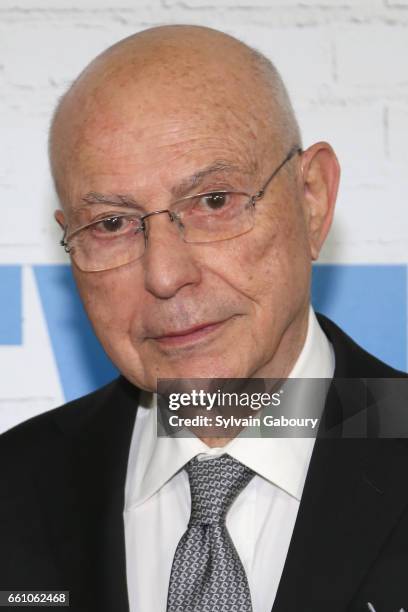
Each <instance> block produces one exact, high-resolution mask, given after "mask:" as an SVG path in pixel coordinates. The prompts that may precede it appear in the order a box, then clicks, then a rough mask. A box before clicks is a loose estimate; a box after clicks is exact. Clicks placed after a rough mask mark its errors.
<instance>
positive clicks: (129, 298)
mask: <svg viewBox="0 0 408 612" xmlns="http://www.w3.org/2000/svg"><path fill="white" fill-rule="evenodd" d="M74 277H75V281H76V284H77V287H78V291H79V293H80V296H81V299H82V301H83V304H84V307H85V310H86V312H87V314H88V317H89V319H90V321H91V323H92V325H93V327H94V329H95V331H96V333H97V335H98V337H99V338H100V339H101V340H102V342H104V340H105V339H106V341H109V340H110V339H113V338H114V337H117V336H120V335H124V334H126V332H127V330H128V329H129V327H130V324H131V321H132V319H133V318H134V317H135V316H137V312H135V311H137V308H138V304H139V303H140V300H138V299H137V295H140V292H138V291H137V290H136V287H135V283H134V282H133V283H132V280H131V279H126V278H125V279H124V278H123V271H121V272H120V273H119V271H118V270H107V271H105V272H100V273H99V272H97V273H91V274H90V273H88V274H86V273H82V272H79V271H78V270H75V271H74Z"/></svg>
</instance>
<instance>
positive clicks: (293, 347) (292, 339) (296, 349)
mask: <svg viewBox="0 0 408 612" xmlns="http://www.w3.org/2000/svg"><path fill="white" fill-rule="evenodd" d="M308 321H309V305H308V306H307V308H306V309H305V311H302V313H301V315H300V316H299V317H298V318H297V319H296V320H294V321H292V323H291V324H290V326H289V327H288V328H287V329H286V331H285V332H284V334H283V336H282V338H281V340H280V342H279V344H278V348H277V350H276V351H275V354H274V356H273V357H272V360H269V361H268V363H267V364H266V365H264V366H262V367H261V368H259V369H258V370H257V371H256V372H255V373H253V374H252V376H251V378H271V379H286V378H288V376H289V375H290V372H291V371H292V370H293V368H294V366H295V364H296V362H297V360H298V358H299V355H300V353H301V351H302V349H303V346H304V344H305V341H306V336H307V331H308ZM238 433H239V431H238V432H237V433H236V434H235V435H234V436H228V437H221V436H220V437H218V436H217V437H216V436H214V437H200V440H202V441H203V442H204V444H206V445H207V446H209V447H210V448H215V447H218V448H222V447H224V446H225V445H226V444H228V442H231V440H232V439H233V438H234V437H236V435H238Z"/></svg>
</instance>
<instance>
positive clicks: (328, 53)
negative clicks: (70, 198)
mask: <svg viewBox="0 0 408 612" xmlns="http://www.w3.org/2000/svg"><path fill="white" fill-rule="evenodd" d="M177 22H183V23H201V24H205V25H209V26H213V27H219V28H221V29H224V30H225V31H227V32H229V33H231V34H235V35H238V36H239V37H241V38H242V39H243V40H245V41H246V42H248V43H250V44H252V45H254V46H255V47H257V48H258V49H260V50H261V51H263V52H264V53H266V54H268V55H269V56H270V57H271V58H272V59H273V60H274V61H275V62H276V64H277V66H278V68H279V69H280V70H281V72H282V74H283V76H284V78H285V80H286V82H287V84H288V87H289V90H290V92H291V94H292V97H293V101H294V105H295V108H296V110H297V112H298V115H299V119H300V122H301V126H302V129H303V133H304V137H305V144H308V143H311V142H312V141H313V140H316V139H321V138H326V139H328V140H330V141H331V142H332V143H333V145H334V146H335V147H336V149H337V150H338V153H339V157H340V160H341V161H342V164H343V186H342V191H341V195H340V199H339V203H340V206H339V211H338V225H339V227H340V226H341V227H342V228H345V229H346V230H347V231H343V230H342V231H341V232H336V230H334V232H333V236H332V237H331V241H334V242H335V243H336V248H333V245H331V243H330V242H329V244H328V247H327V248H326V250H325V252H324V254H323V260H325V261H350V262H355V261H360V262H365V261H367V262H370V261H384V262H391V261H408V240H407V242H406V243H404V241H402V242H401V232H402V229H401V228H402V227H404V225H405V227H408V207H407V206H406V204H405V200H406V194H407V192H408V172H407V171H406V168H407V156H408V154H407V147H406V141H407V136H408V134H407V126H408V74H407V68H406V57H407V56H408V2H407V1H406V0H395V1H394V0H353V1H351V0H343V1H341V0H58V1H57V2H56V0H0V58H1V59H0V104H1V117H2V123H3V126H2V147H1V151H0V195H1V201H2V203H3V209H4V207H6V211H7V219H8V222H7V223H2V224H0V263H5V262H21V261H22V262H32V261H36V262H54V261H62V257H63V256H62V254H61V253H60V250H59V249H58V248H57V247H56V246H55V243H56V240H57V237H58V232H57V230H56V228H54V226H53V222H52V219H51V211H52V209H53V207H54V205H55V201H54V195H53V191H52V188H51V183H50V180H49V176H48V169H47V160H46V133H47V125H48V121H49V117H50V114H51V112H52V108H53V107H54V105H55V103H56V100H57V98H58V96H59V95H60V94H61V93H62V91H63V90H64V88H65V87H66V85H67V84H68V83H69V82H70V81H71V79H73V78H74V77H75V75H76V74H77V73H78V72H79V71H80V70H81V68H82V67H83V66H84V65H85V64H86V63H87V62H88V61H89V60H90V59H91V58H92V57H93V56H95V55H96V54H97V53H98V52H100V51H101V50H102V49H104V48H105V47H106V46H108V45H110V44H111V43H113V42H115V41H117V40H119V39H120V38H122V37H123V36H126V35H128V34H131V33H132V32H134V31H137V30H140V29H142V28H145V27H149V26H152V25H156V24H159V23H177ZM383 202H387V204H388V206H387V207H384V206H382V203H383ZM374 203H375V206H374ZM389 205H392V216H393V217H395V218H397V219H398V220H399V221H398V223H393V221H392V220H390V214H389V213H390V209H389ZM367 215H368V216H367ZM356 221H357V223H356ZM384 233H385V234H386V238H387V240H386V241H385V242H384V241H383V242H379V237H380V235H382V236H383V235H384ZM351 245H353V246H352V247H351Z"/></svg>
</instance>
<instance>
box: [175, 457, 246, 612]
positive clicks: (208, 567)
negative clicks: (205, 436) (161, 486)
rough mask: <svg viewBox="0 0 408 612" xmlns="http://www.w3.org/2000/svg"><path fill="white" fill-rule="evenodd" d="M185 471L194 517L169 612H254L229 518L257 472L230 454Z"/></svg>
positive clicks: (180, 551) (182, 545)
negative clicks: (229, 531) (243, 491)
mask: <svg viewBox="0 0 408 612" xmlns="http://www.w3.org/2000/svg"><path fill="white" fill-rule="evenodd" d="M186 470H187V473H188V477H189V480H190V490H191V516H190V522H189V524H188V528H187V531H186V532H185V533H184V535H183V536H182V538H181V540H180V542H179V544H178V546H177V549H176V552H175V555H174V560H173V567H172V570H171V576H170V584H169V593H168V598H167V612H252V604H251V594H250V592H249V586H248V582H247V578H246V575H245V570H244V568H243V566H242V563H241V560H240V558H239V556H238V553H237V551H236V549H235V547H234V544H233V542H232V540H231V538H230V536H229V533H228V531H227V528H226V526H225V516H226V514H227V511H228V508H229V507H230V505H231V504H232V502H233V501H234V499H235V498H236V496H237V495H238V493H240V492H241V491H242V489H243V488H244V487H245V486H246V485H247V484H248V483H249V481H250V480H251V478H252V477H253V476H254V472H253V471H252V470H250V469H249V468H247V467H246V466H245V465H243V464H242V463H240V462H239V461H237V460H236V459H233V458H232V457H230V456H229V455H221V457H217V458H214V459H205V460H202V461H199V460H198V459H197V458H194V459H192V460H191V461H190V462H189V463H187V465H186Z"/></svg>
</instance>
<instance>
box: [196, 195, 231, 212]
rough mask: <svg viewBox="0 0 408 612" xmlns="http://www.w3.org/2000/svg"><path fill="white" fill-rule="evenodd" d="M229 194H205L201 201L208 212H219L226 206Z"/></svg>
mask: <svg viewBox="0 0 408 612" xmlns="http://www.w3.org/2000/svg"><path fill="white" fill-rule="evenodd" d="M229 196H230V194H229V193H228V192H223V191H218V192H214V193H206V194H205V195H203V196H202V198H201V200H202V202H203V203H204V204H205V206H206V207H207V208H209V209H210V210H219V209H220V208H223V207H224V206H226V204H228V202H229Z"/></svg>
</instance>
